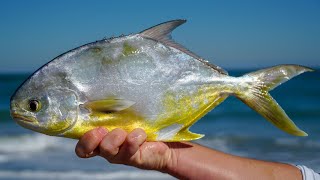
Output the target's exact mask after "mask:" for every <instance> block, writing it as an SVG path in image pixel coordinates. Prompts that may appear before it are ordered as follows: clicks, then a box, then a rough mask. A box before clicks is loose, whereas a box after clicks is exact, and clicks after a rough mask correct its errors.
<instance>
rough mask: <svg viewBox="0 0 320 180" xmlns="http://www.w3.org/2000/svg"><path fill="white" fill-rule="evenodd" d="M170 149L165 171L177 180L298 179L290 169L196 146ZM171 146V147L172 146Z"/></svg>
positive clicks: (290, 167)
mask: <svg viewBox="0 0 320 180" xmlns="http://www.w3.org/2000/svg"><path fill="white" fill-rule="evenodd" d="M185 144H187V145H189V147H188V148H174V147H173V148H172V153H171V163H169V164H168V166H167V168H166V169H165V172H166V173H168V174H170V175H172V176H175V177H177V178H180V179H297V180H298V179H299V180H301V179H302V176H301V173H300V170H299V169H298V168H296V167H294V166H291V165H287V164H281V163H273V162H265V161H258V160H253V159H248V158H241V157H237V156H233V155H229V154H225V153H222V152H220V151H216V150H212V149H209V148H206V147H203V146H200V145H197V144H193V143H185ZM173 146H174V145H173Z"/></svg>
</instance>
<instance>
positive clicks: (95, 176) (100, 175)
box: [0, 170, 174, 180]
mask: <svg viewBox="0 0 320 180" xmlns="http://www.w3.org/2000/svg"><path fill="white" fill-rule="evenodd" d="M0 179H6V180H9V179H24V180H26V179H49V180H51V179H52V180H53V179H54V180H59V179H61V180H62V179H63V180H73V179H79V180H81V179H84V180H86V179H92V180H100V179H174V178H172V177H170V176H169V175H166V174H162V173H159V172H154V171H141V170H139V171H138V170H137V171H117V172H109V173H104V172H89V173H88V172H83V171H55V172H53V171H19V172H17V171H0Z"/></svg>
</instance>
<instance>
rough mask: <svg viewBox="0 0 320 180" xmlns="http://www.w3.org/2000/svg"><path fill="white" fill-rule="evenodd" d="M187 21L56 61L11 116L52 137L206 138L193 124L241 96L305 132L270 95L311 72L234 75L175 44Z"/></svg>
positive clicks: (15, 101)
mask: <svg viewBox="0 0 320 180" xmlns="http://www.w3.org/2000/svg"><path fill="white" fill-rule="evenodd" d="M184 22H185V20H174V21H169V22H166V23H162V24H159V25H157V26H154V27H151V28H149V29H147V30H145V31H142V32H140V33H137V34H132V35H128V36H121V37H118V38H111V39H103V40H100V41H96V42H93V43H89V44H86V45H83V46H81V47H78V48H75V49H73V50H71V51H68V52H66V53H64V54H62V55H60V56H58V57H56V58H54V59H53V60H52V61H50V62H49V63H47V64H45V65H44V66H43V67H41V68H40V69H39V70H37V71H36V72H35V73H34V74H33V75H32V76H31V77H30V78H29V79H27V80H26V81H25V82H24V83H23V84H22V85H21V86H20V87H19V89H18V90H17V91H16V92H15V94H14V95H13V96H12V98H11V115H12V117H13V118H14V119H15V120H16V122H17V123H18V124H20V125H21V126H23V127H26V128H28V129H32V130H34V131H37V132H41V133H44V134H48V135H52V136H62V137H68V138H75V139H78V138H80V137H81V136H82V135H83V134H84V133H85V132H87V131H89V130H91V129H93V128H96V127H101V126H102V127H106V128H108V129H109V130H112V129H115V128H122V129H124V130H126V131H127V132H130V131H132V130H133V129H135V128H142V129H144V130H145V131H146V133H147V140H149V141H188V140H194V139H198V138H201V137H203V135H201V134H196V133H192V132H190V131H189V128H190V126H192V125H193V124H194V123H195V122H196V121H197V120H199V119H200V118H201V117H202V116H204V115H205V114H206V113H207V112H209V111H210V110H212V109H213V108H214V107H216V106H217V105H219V104H220V103H221V102H223V101H224V100H225V99H226V98H227V97H228V96H229V95H235V96H236V97H238V98H239V99H240V100H242V101H243V102H245V103H246V104H247V105H249V106H250V107H251V108H253V109H254V110H256V111H257V112H258V113H260V114H261V115H262V116H264V117H265V118H266V119H267V120H269V121H270V122H271V123H273V124H274V125H276V126H277V127H279V128H280V129H282V130H284V131H286V132H288V133H290V134H293V135H299V136H304V135H306V133H304V132H303V131H301V130H300V129H299V128H298V127H296V126H295V124H294V123H293V122H292V121H291V120H290V118H289V117H288V116H287V115H286V114H285V112H284V111H283V110H282V109H281V107H280V106H279V105H278V104H277V103H276V102H275V100H273V98H272V97H271V96H270V95H269V94H268V91H269V90H272V89H273V88H275V87H276V86H277V85H279V84H281V83H283V82H285V81H287V80H288V79H290V78H292V77H294V76H296V75H298V74H300V73H302V72H305V71H311V69H309V68H306V67H302V66H298V65H280V66H275V67H272V68H269V69H264V70H260V71H257V72H253V73H249V74H247V75H244V76H241V77H231V76H229V75H228V74H227V72H226V71H225V70H223V69H222V68H220V67H218V66H216V65H212V64H209V63H208V62H206V61H204V60H203V59H201V58H200V57H199V56H197V55H196V54H194V53H192V52H191V51H189V50H187V49H186V48H184V47H182V46H181V45H179V44H177V43H176V42H174V41H173V40H172V39H171V31H172V30H173V29H175V28H176V27H178V26H179V25H181V24H183V23H184Z"/></svg>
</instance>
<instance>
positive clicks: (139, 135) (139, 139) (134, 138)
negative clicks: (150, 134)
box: [117, 128, 147, 161]
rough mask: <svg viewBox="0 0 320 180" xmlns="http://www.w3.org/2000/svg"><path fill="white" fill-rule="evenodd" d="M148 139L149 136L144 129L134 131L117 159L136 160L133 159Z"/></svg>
mask: <svg viewBox="0 0 320 180" xmlns="http://www.w3.org/2000/svg"><path fill="white" fill-rule="evenodd" d="M146 138H147V135H146V133H145V132H144V131H143V130H142V129H140V128H138V129H134V130H133V131H132V132H131V133H130V134H129V135H128V136H127V138H126V141H125V142H124V144H123V146H122V147H121V149H120V151H119V153H118V155H117V159H119V160H127V161H129V160H131V161H133V160H135V159H134V158H132V157H133V156H134V155H135V154H136V153H137V152H138V151H139V148H140V146H141V145H142V144H143V143H144V142H145V140H146Z"/></svg>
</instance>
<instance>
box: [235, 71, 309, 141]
mask: <svg viewBox="0 0 320 180" xmlns="http://www.w3.org/2000/svg"><path fill="white" fill-rule="evenodd" d="M306 71H313V70H312V69H310V68H307V67H303V66H298V65H280V66H275V67H271V68H268V69H262V70H259V71H256V72H252V73H249V74H246V75H244V76H242V77H240V78H244V79H247V80H250V79H251V80H252V81H250V83H249V85H248V87H247V88H245V89H246V90H245V91H241V92H237V93H236V96H237V97H238V98H239V99H240V100H241V101H243V102H244V103H245V104H247V105H248V106H249V107H251V108H252V109H253V110H255V111H256V112H258V113H259V114H261V115H262V116H263V117H264V118H266V119H267V120H268V121H270V122H271V123H272V124H274V125H275V126H277V127H278V128H280V129H282V130H283V131H285V132H287V133H289V134H292V135H296V136H308V134H307V133H305V132H304V131H302V130H301V129H299V128H298V127H297V126H296V125H295V124H294V122H293V121H292V120H291V119H290V118H289V117H288V115H287V114H286V113H285V112H284V110H283V109H282V108H281V107H280V105H279V104H278V103H277V102H276V101H275V100H274V99H273V98H272V97H271V95H270V94H269V93H268V91H270V90H272V89H274V88H275V87H277V86H278V85H280V84H282V83H284V82H286V81H288V80H289V79H291V78H293V77H295V76H297V75H299V74H301V73H303V72H306Z"/></svg>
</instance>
